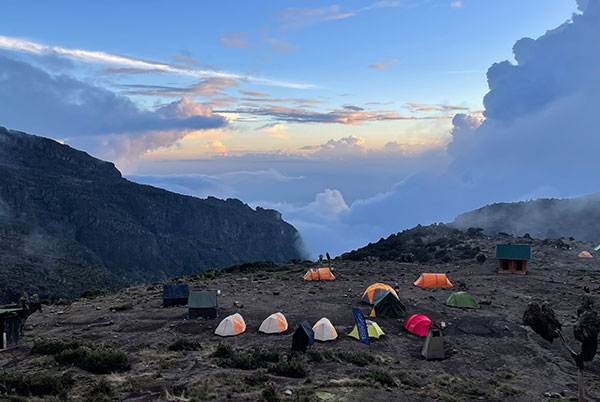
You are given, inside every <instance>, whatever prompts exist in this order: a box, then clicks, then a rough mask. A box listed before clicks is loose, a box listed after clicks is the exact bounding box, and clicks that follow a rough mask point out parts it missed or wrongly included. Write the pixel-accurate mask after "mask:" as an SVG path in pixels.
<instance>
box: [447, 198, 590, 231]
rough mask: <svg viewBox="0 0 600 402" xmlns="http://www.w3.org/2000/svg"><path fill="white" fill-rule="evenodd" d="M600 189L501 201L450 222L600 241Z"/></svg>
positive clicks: (490, 228) (487, 228) (489, 228)
mask: <svg viewBox="0 0 600 402" xmlns="http://www.w3.org/2000/svg"><path fill="white" fill-rule="evenodd" d="M598 222H600V193H596V194H592V195H588V196H585V197H578V198H567V199H554V198H552V199H546V198H543V199H538V200H535V201H525V202H514V203H499V204H492V205H487V206H485V207H483V208H479V209H476V210H474V211H471V212H467V213H464V214H462V215H459V216H457V217H456V219H455V220H454V222H452V223H450V226H452V227H455V228H458V229H466V228H469V227H480V228H483V229H484V231H485V233H488V234H496V233H498V232H505V233H510V234H513V235H517V236H520V235H523V234H525V233H529V234H530V235H531V236H533V237H537V238H541V239H544V238H560V237H574V238H576V239H577V240H582V241H592V242H600V225H598Z"/></svg>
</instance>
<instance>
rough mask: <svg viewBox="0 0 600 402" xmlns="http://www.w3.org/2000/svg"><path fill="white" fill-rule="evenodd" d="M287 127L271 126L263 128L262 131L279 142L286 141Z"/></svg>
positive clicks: (287, 135)
mask: <svg viewBox="0 0 600 402" xmlns="http://www.w3.org/2000/svg"><path fill="white" fill-rule="evenodd" d="M287 129H288V127H287V126H286V125H284V124H272V125H269V126H268V127H265V128H263V131H264V132H265V133H267V134H268V135H269V137H272V138H277V139H280V140H287V139H289V138H290V135H289V134H288V132H287Z"/></svg>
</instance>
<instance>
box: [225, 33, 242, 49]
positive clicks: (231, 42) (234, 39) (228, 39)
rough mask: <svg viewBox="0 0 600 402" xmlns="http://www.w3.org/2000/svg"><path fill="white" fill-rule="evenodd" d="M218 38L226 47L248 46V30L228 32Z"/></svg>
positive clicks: (239, 47)
mask: <svg viewBox="0 0 600 402" xmlns="http://www.w3.org/2000/svg"><path fill="white" fill-rule="evenodd" d="M219 40H220V41H221V43H222V44H223V45H225V46H226V47H235V48H238V49H247V48H248V47H249V46H248V32H240V31H234V32H229V33H228V34H227V35H223V36H221V38H220V39H219Z"/></svg>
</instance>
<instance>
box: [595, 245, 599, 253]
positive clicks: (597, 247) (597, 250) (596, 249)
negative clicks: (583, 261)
mask: <svg viewBox="0 0 600 402" xmlns="http://www.w3.org/2000/svg"><path fill="white" fill-rule="evenodd" d="M594 251H595V252H597V253H598V254H600V244H598V245H597V246H596V247H594Z"/></svg>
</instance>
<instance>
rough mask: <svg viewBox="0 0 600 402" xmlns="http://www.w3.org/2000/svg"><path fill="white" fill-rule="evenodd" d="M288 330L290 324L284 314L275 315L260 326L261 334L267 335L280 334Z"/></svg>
mask: <svg viewBox="0 0 600 402" xmlns="http://www.w3.org/2000/svg"><path fill="white" fill-rule="evenodd" d="M287 329H288V323H287V320H286V319H285V316H284V315H283V314H282V313H274V314H271V315H270V316H268V317H267V318H265V320H264V321H263V322H262V324H260V328H259V329H258V331H259V332H264V333H265V334H280V333H282V332H284V331H285V330H287Z"/></svg>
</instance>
